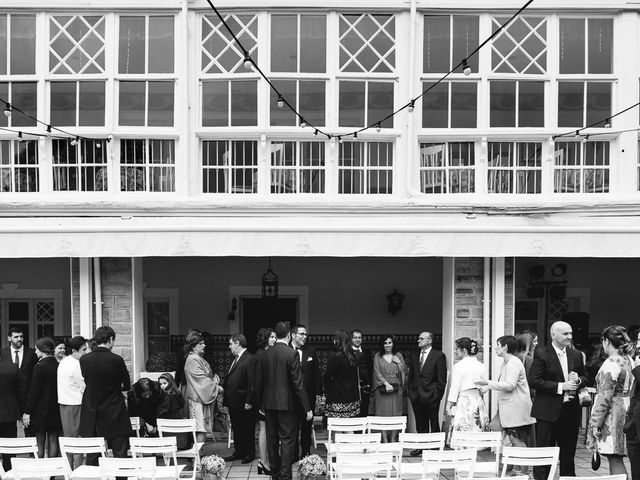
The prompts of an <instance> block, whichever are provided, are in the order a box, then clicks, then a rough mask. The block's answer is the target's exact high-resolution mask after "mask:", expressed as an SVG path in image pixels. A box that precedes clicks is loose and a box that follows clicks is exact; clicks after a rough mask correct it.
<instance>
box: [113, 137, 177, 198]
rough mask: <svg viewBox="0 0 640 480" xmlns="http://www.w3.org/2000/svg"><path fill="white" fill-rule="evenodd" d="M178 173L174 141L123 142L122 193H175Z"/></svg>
mask: <svg viewBox="0 0 640 480" xmlns="http://www.w3.org/2000/svg"><path fill="white" fill-rule="evenodd" d="M175 169H176V159H175V141H174V140H158V139H121V140H120V190H121V191H123V192H173V191H175Z"/></svg>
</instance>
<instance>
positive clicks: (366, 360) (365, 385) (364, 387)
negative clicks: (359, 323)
mask: <svg viewBox="0 0 640 480" xmlns="http://www.w3.org/2000/svg"><path fill="white" fill-rule="evenodd" d="M351 341H352V342H353V351H354V352H356V357H357V358H358V376H359V377H360V414H359V415H358V416H359V417H366V416H367V415H369V403H370V400H371V370H372V362H371V352H368V351H366V350H364V349H363V348H362V331H361V330H358V329H357V328H354V329H353V330H351Z"/></svg>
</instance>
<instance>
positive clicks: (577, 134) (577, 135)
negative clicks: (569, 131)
mask: <svg viewBox="0 0 640 480" xmlns="http://www.w3.org/2000/svg"><path fill="white" fill-rule="evenodd" d="M575 137H576V138H580V130H576V134H575Z"/></svg>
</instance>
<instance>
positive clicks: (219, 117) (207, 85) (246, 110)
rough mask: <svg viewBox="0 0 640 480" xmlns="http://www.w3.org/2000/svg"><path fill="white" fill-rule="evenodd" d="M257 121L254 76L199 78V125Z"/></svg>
mask: <svg viewBox="0 0 640 480" xmlns="http://www.w3.org/2000/svg"><path fill="white" fill-rule="evenodd" d="M255 125H258V81H257V80H211V81H209V80H207V81H203V82H202V126H203V127H229V126H232V127H236V126H255Z"/></svg>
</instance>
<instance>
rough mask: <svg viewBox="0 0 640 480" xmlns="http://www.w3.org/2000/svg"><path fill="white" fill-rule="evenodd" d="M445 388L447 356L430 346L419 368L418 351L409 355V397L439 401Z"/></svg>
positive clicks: (426, 401)
mask: <svg viewBox="0 0 640 480" xmlns="http://www.w3.org/2000/svg"><path fill="white" fill-rule="evenodd" d="M446 388H447V358H446V357H445V355H444V353H442V352H440V351H438V350H435V349H434V348H431V351H430V352H429V355H427V359H426V360H425V362H424V365H423V366H422V368H420V351H418V352H416V353H413V354H412V355H411V366H410V369H409V398H410V399H411V401H415V400H419V401H420V402H421V403H430V402H440V400H441V399H442V397H443V396H444V391H445V389H446Z"/></svg>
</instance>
